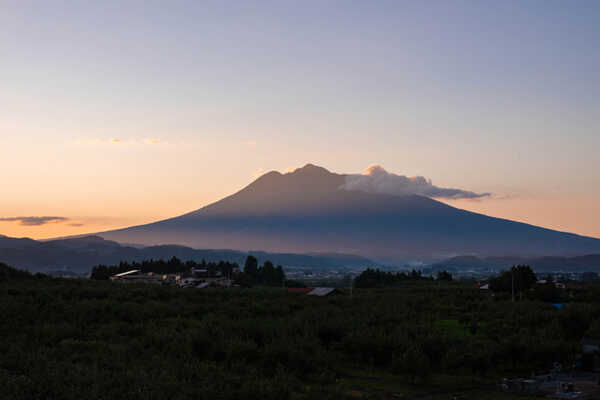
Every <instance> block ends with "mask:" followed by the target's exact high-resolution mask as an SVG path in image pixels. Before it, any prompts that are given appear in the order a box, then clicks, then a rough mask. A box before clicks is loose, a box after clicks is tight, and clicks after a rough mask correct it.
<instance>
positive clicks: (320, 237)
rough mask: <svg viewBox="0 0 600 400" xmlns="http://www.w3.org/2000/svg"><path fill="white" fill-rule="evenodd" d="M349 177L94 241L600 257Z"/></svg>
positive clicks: (557, 237) (283, 182) (572, 243)
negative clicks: (360, 185) (354, 185)
mask: <svg viewBox="0 0 600 400" xmlns="http://www.w3.org/2000/svg"><path fill="white" fill-rule="evenodd" d="M349 177H352V175H343V174H336V173H332V172H329V171H328V170H326V169H325V168H322V167H319V166H315V165H312V164H307V165H305V166H304V167H302V168H298V169H296V170H295V171H293V172H289V173H286V174H281V173H279V172H275V171H273V172H269V173H266V174H264V175H262V176H261V177H259V178H258V179H256V180H255V181H254V182H252V183H251V184H250V185H248V186H246V187H245V188H244V189H242V190H240V191H239V192H237V193H235V194H233V195H231V196H228V197H226V198H224V199H222V200H220V201H217V202H215V203H213V204H210V205H208V206H206V207H203V208H201V209H199V210H196V211H193V212H191V213H188V214H185V215H182V216H179V217H176V218H171V219H167V220H164V221H160V222H156V223H152V224H147V225H141V226H136V227H131V228H126V229H121V230H116V231H109V232H104V233H100V234H99V235H100V236H102V237H103V238H105V239H110V240H115V241H118V242H127V243H140V244H147V245H152V244H165V243H172V244H181V245H187V246H192V247H196V248H227V249H236V250H264V251H274V252H295V253H310V252H338V253H349V254H359V255H363V256H367V257H371V258H374V259H380V260H388V261H393V260H398V261H400V260H407V259H424V260H425V259H427V260H430V259H436V258H442V257H448V256H453V255H457V254H478V255H485V256H490V255H523V256H535V255H579V254H585V253H593V252H600V240H599V239H594V238H590V237H584V236H579V235H575V234H570V233H563V232H558V231H553V230H550V229H545V228H540V227H536V226H532V225H528V224H523V223H519V222H514V221H510V220H505V219H499V218H493V217H489V216H485V215H481V214H476V213H472V212H468V211H465V210H461V209H457V208H454V207H451V206H449V205H446V204H444V203H441V202H439V201H436V200H433V199H431V198H429V197H424V196H420V195H414V194H408V195H393V194H385V193H370V192H366V191H361V190H349V189H348V187H347V185H346V183H347V181H348V179H349ZM443 190H446V189H443ZM464 193H467V194H469V195H476V194H474V193H472V192H464ZM478 196H479V195H478Z"/></svg>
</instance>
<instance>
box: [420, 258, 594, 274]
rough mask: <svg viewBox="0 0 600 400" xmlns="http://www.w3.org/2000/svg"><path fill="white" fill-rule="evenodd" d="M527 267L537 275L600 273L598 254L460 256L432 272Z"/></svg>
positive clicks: (434, 266)
mask: <svg viewBox="0 0 600 400" xmlns="http://www.w3.org/2000/svg"><path fill="white" fill-rule="evenodd" d="M519 264H523V265H529V266H531V268H533V269H534V270H535V271H536V272H538V273H543V272H600V254H589V255H585V256H578V257H533V258H529V257H509V256H506V257H482V258H480V257H475V256H460V257H453V258H450V259H448V260H445V261H442V262H439V263H436V264H434V265H433V266H432V268H433V270H440V269H447V270H451V271H465V270H471V271H481V272H488V273H489V272H490V271H500V270H503V269H507V268H509V267H510V266H513V265H519Z"/></svg>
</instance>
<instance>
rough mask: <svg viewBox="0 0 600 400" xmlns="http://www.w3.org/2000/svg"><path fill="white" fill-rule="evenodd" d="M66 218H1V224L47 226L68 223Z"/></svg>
mask: <svg viewBox="0 0 600 400" xmlns="http://www.w3.org/2000/svg"><path fill="white" fill-rule="evenodd" d="M68 220H69V218H66V217H48V216H45V217H4V218H0V222H18V223H19V225H23V226H41V225H46V224H56V223H61V222H65V221H68Z"/></svg>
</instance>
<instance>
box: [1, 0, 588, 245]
mask: <svg viewBox="0 0 600 400" xmlns="http://www.w3.org/2000/svg"><path fill="white" fill-rule="evenodd" d="M599 21H600V1H586V0H578V1H553V0H544V1H533V0H525V1H497V0H495V1H484V0H482V1H454V0H443V1H429V0H428V1H416V0H415V1H399V0H394V1H325V0H322V1H316V2H312V1H266V0H263V1H256V2H254V1H215V2H211V1H185V2H184V1H120V2H112V1H91V2H90V1H26V0H18V1H11V0H0V26H1V27H2V31H1V32H2V33H1V34H0V148H1V149H2V154H1V157H0V168H1V171H2V173H1V175H0V187H1V188H2V189H1V196H0V233H1V234H4V235H8V236H28V237H33V238H47V237H54V236H62V235H72V234H80V233H85V232H97V231H101V230H105V229H109V228H116V227H125V226H129V225H134V224H141V223H145V222H151V221H156V220H159V219H163V218H168V217H172V216H176V215H179V214H182V213H184V212H188V211H191V210H194V209H197V208H200V207H202V206H204V205H206V204H208V203H211V202H213V201H216V200H219V199H220V198H222V197H224V196H226V195H229V194H231V193H233V192H235V191H237V190H239V189H240V188H242V187H243V186H245V185H247V184H248V183H250V182H251V181H252V179H254V178H255V177H257V176H259V175H260V174H261V173H262V172H266V171H269V170H280V171H285V170H288V169H290V168H294V167H298V166H302V165H304V164H306V163H308V162H310V163H313V164H317V165H321V166H323V167H325V168H328V169H329V170H331V171H334V172H339V173H360V172H362V171H364V170H365V169H366V168H367V167H368V166H369V165H371V164H380V165H382V166H384V167H385V168H386V169H387V170H388V171H390V172H393V173H397V174H401V175H407V176H414V175H420V176H424V177H426V178H428V179H431V180H432V181H433V183H434V184H436V185H439V186H443V187H451V188H460V189H463V190H468V191H474V192H478V193H481V192H490V193H492V195H491V196H490V197H486V198H479V199H471V200H452V201H449V200H444V201H446V202H448V203H449V204H452V205H454V206H457V207H460V208H465V209H468V210H472V211H477V212H482V213H485V214H488V215H493V216H497V217H503V218H509V219H514V220H518V221H523V222H528V223H531V224H535V225H540V226H544V227H549V228H553V229H558V230H562V231H570V232H575V233H579V234H584V235H590V236H595V237H600V156H599V149H600V23H599ZM32 217H50V218H45V219H44V218H37V219H36V218H32Z"/></svg>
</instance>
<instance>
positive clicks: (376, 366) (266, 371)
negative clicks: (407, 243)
mask: <svg viewBox="0 0 600 400" xmlns="http://www.w3.org/2000/svg"><path fill="white" fill-rule="evenodd" d="M599 318H600V306H599V305H598V304H596V303H593V302H582V303H572V304H570V305H569V307H565V308H564V309H562V310H556V309H554V307H552V306H551V305H550V304H546V303H541V302H535V301H527V300H524V301H522V302H516V303H512V302H510V301H508V300H504V299H494V298H492V297H489V296H486V295H482V294H480V293H479V292H478V290H477V289H474V288H472V287H471V286H467V285H461V284H458V283H447V284H444V285H442V286H440V285H431V284H427V283H419V282H415V283H407V284H406V285H405V286H402V287H397V288H394V289H364V290H355V291H354V296H353V297H352V298H351V297H350V296H348V295H339V296H335V297H329V298H319V297H313V296H306V295H301V294H288V293H287V292H285V291H284V290H282V289H266V288H265V289H260V288H253V289H231V290H224V289H209V290H197V289H178V288H169V287H161V286H158V285H144V284H138V285H129V284H117V283H112V282H106V281H105V282H101V281H89V280H67V279H42V278H13V279H9V280H5V281H4V282H0V354H1V355H2V356H1V358H0V398H2V399H73V400H74V399H78V400H79V399H107V400H108V399H254V398H256V399H286V398H289V399H311V398H332V399H334V398H365V399H370V398H373V399H387V398H390V399H392V398H403V399H413V398H414V399H417V398H418V399H451V398H452V397H453V396H454V395H461V396H463V398H467V399H483V398H485V399H505V398H511V396H508V395H506V394H503V393H500V392H498V391H497V389H496V383H497V382H499V380H500V379H501V378H502V377H508V376H531V374H533V373H535V372H539V371H545V370H547V369H548V368H550V367H551V365H552V363H553V362H555V361H558V362H562V363H564V364H565V365H567V363H568V362H569V361H570V360H572V359H573V358H574V357H575V356H576V355H577V353H578V352H579V345H578V343H579V340H580V338H581V337H582V336H584V335H586V334H593V333H594V332H596V331H597V327H598V326H600V325H599V322H600V320H599ZM519 398H523V397H519Z"/></svg>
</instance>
